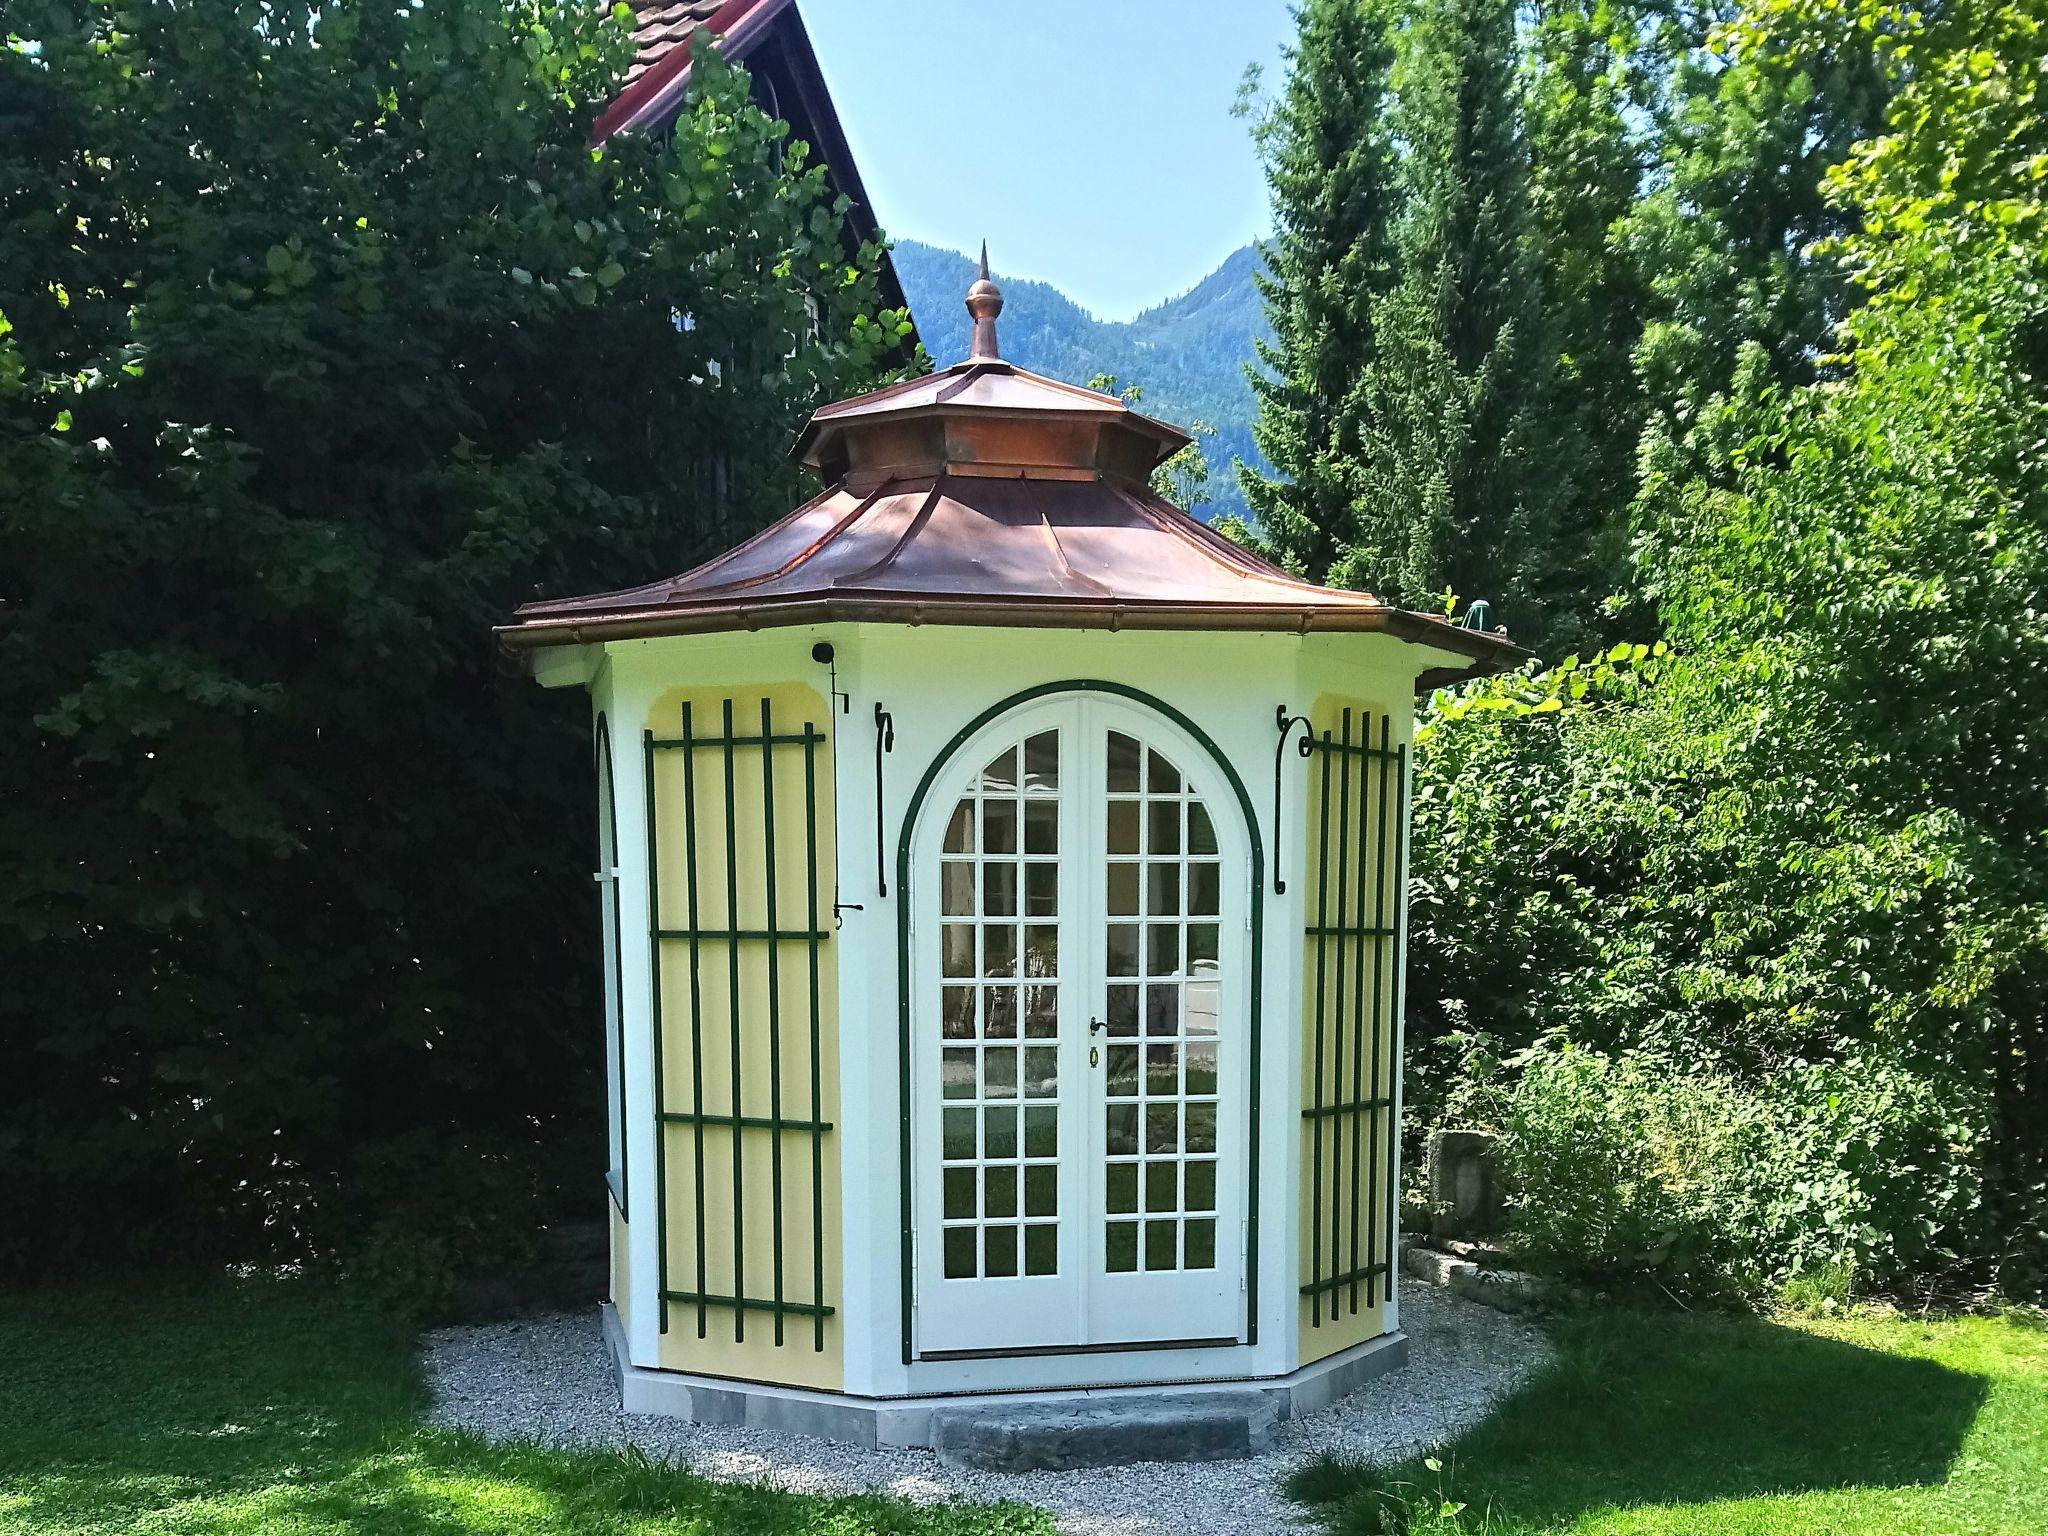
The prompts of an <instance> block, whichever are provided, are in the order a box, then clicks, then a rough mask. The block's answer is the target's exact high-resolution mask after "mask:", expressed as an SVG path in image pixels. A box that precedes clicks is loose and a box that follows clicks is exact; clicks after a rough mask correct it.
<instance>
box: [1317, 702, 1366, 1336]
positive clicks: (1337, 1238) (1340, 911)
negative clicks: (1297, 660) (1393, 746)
mask: <svg viewBox="0 0 2048 1536" xmlns="http://www.w3.org/2000/svg"><path fill="white" fill-rule="evenodd" d="M1343 737H1344V745H1345V746H1347V747H1348V746H1350V745H1351V711H1350V709H1349V708H1346V709H1345V711H1344V715H1343ZM1351 760H1352V755H1351V754H1350V753H1348V752H1342V753H1339V754H1338V756H1337V778H1338V781H1339V782H1338V789H1337V926H1338V927H1339V928H1342V927H1344V926H1345V922H1344V914H1345V913H1346V911H1348V910H1349V907H1348V903H1349V901H1350V897H1351ZM1360 862H1361V863H1362V862H1363V860H1361V861H1360ZM1349 961H1350V950H1349V948H1348V946H1346V945H1345V944H1343V943H1341V942H1340V943H1339V944H1338V945H1337V997H1336V1001H1335V1002H1334V1004H1333V1005H1332V1012H1333V1014H1334V1017H1333V1018H1332V1019H1331V1020H1330V1028H1331V1030H1332V1032H1333V1033H1334V1034H1335V1036H1336V1052H1335V1055H1336V1058H1337V1060H1336V1078H1335V1083H1334V1087H1333V1091H1334V1092H1337V1093H1342V1092H1343V1091H1344V1031H1345V1015H1344V975H1345V971H1346V970H1347V969H1348V967H1349ZM1360 979H1361V980H1363V978H1362V977H1361V978H1360ZM1318 1097H1320V1095H1318ZM1316 1215H1317V1219H1319V1220H1320V1219H1321V1216H1322V1213H1321V1212H1320V1211H1318V1212H1317V1213H1316ZM1343 1244H1344V1127H1343V1126H1342V1125H1341V1124H1339V1125H1333V1126H1331V1127H1330V1263H1331V1265H1332V1267H1334V1266H1336V1265H1337V1264H1338V1263H1339V1262H1340V1260H1339V1257H1338V1255H1339V1254H1340V1253H1341V1252H1342V1250H1343ZM1352 1262H1353V1263H1356V1262H1357V1256H1356V1255H1353V1258H1352ZM1330 1310H1331V1315H1332V1317H1333V1318H1334V1316H1335V1314H1336V1312H1337V1302H1336V1299H1335V1298H1334V1297H1332V1298H1331V1302H1330Z"/></svg>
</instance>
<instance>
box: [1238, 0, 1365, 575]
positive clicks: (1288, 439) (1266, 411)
mask: <svg viewBox="0 0 2048 1536" xmlns="http://www.w3.org/2000/svg"><path fill="white" fill-rule="evenodd" d="M1299 16H1300V23H1301V35H1300V38H1299V40H1298V41H1297V43H1296V44H1295V46H1294V47H1293V49H1292V50H1290V52H1289V55H1288V59H1289V70H1288V78H1287V84H1286V88H1285V90H1284V91H1283V93H1282V94H1281V96H1280V97H1279V99H1278V100H1277V101H1275V102H1274V103H1272V105H1271V106H1270V107H1269V108H1268V110H1267V112H1266V115H1265V116H1264V118H1263V119H1262V120H1261V121H1260V122H1259V123H1258V124H1257V126H1256V127H1255V129H1254V134H1255V137H1256V139H1257V141H1258V145H1259V150H1260V154H1261V156H1262V158H1263V159H1264V161H1265V167H1266V178H1267V181H1268V183H1269V184H1270V185H1271V187H1272V190H1273V217H1274V223H1275V226H1276V233H1275V235H1274V237H1273V240H1272V241H1271V243H1270V244H1269V245H1268V246H1267V247H1266V248H1265V252H1264V254H1265V259H1266V267H1267V272H1266V273H1265V274H1261V275H1260V277H1259V279H1258V283H1259V291H1260V294H1261V296H1262V298H1263V299H1264V301H1265V307H1266V314H1267V317H1268V318H1269V320H1270V321H1271V323H1272V327H1273V340H1272V341H1271V342H1270V343H1267V342H1263V341H1262V342H1260V343H1259V346H1258V355H1259V361H1260V363H1262V364H1263V365H1264V366H1263V368H1256V367H1255V368H1253V369H1252V370H1251V381H1252V389H1253V392H1254V394H1255V395H1256V397H1257V402H1258V418H1257V420H1256V422H1255V423H1254V425H1253V427H1252V438H1253V441H1254V442H1256V443H1257V444H1258V446H1259V451H1260V452H1261V453H1263V454H1264V455H1265V456H1266V459H1267V462H1268V463H1270V464H1271V465H1272V467H1273V473H1272V474H1271V475H1262V474H1260V473H1259V472H1258V471H1257V470H1255V469H1253V468H1252V467H1251V466H1249V465H1245V464H1242V463H1241V464H1240V465H1239V469H1238V473H1239V475H1240V477H1241V480H1242V483H1243V485H1244V490H1245V498H1246V500H1247V502H1248V503H1249V504H1250V506H1251V509H1252V511H1253V514H1254V515H1255V516H1256V518H1257V520H1258V525H1259V526H1258V530H1257V534H1258V542H1259V543H1260V544H1261V546H1262V547H1263V548H1264V549H1265V550H1266V551H1267V552H1268V553H1269V554H1271V555H1272V556H1274V557H1275V558H1277V559H1278V560H1280V561H1281V562H1282V563H1283V564H1285V565H1287V566H1289V567H1290V568H1292V569H1294V570H1297V571H1300V572H1302V573H1304V574H1306V575H1308V576H1311V577H1314V578H1317V579H1320V578H1321V577H1322V576H1323V575H1324V574H1325V572H1327V571H1328V569H1329V567H1330V565H1331V562H1332V560H1333V559H1334V558H1335V556H1336V555H1337V553H1338V552H1339V550H1340V548H1341V547H1342V546H1343V545H1345V544H1346V543H1348V542H1349V537H1350V511H1351V506H1352V502H1353V499H1354V496H1355V494H1356V487H1357V481H1358V475H1359V470H1360V467H1361V454H1362V452H1363V432H1362V429H1361V423H1360V421H1359V420H1358V417H1357V414H1356V413H1357V411H1358V409H1359V407H1360V401H1359V399H1358V398H1357V394H1356V390H1355V384H1356V381H1357V379H1358V378H1359V377H1360V375H1361V374H1362V373H1363V372H1364V370H1365V369H1366V367H1367V366H1368V365H1369V364H1370V363H1371V361H1372V357H1373V353H1374V341H1373V320H1372V301H1373V297H1374V295H1375V294H1377V293H1379V292H1381V291H1383V290H1384V289H1385V287H1386V286H1387V283H1388V271H1389V258H1390V247H1389V237H1388V228H1389V223H1390V213H1391V202H1392V197H1393V185H1392V181H1393V176H1392V169H1391V167H1392V146H1391V143H1390V140H1389V136H1388V132H1387V124H1386V110H1385V109H1386V94H1387V81H1388V74H1389V70H1390V68H1391V65H1392V59H1393V48H1392V37H1391V27H1390V24H1389V21H1388V12H1387V9H1386V0H1303V3H1302V5H1301V7H1300V11H1299Z"/></svg>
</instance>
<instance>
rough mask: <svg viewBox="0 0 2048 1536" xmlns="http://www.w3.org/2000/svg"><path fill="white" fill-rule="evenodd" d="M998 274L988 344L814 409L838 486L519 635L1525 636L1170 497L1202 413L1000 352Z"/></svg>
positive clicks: (554, 639)
mask: <svg viewBox="0 0 2048 1536" xmlns="http://www.w3.org/2000/svg"><path fill="white" fill-rule="evenodd" d="M984 266H985V263H984ZM985 282H986V277H985V276H984V279H983V283H985ZM983 283H977V284H976V297H977V300H979V301H981V307H982V308H985V309H987V310H988V311H989V312H988V313H987V314H986V315H984V314H981V313H977V315H976V318H977V321H981V320H983V319H985V320H986V321H987V324H988V329H989V334H988V337H987V339H986V342H985V344H984V343H982V342H979V341H978V342H977V345H976V347H975V351H976V353H977V354H979V355H977V356H975V357H972V358H970V359H969V360H968V361H966V362H963V363H958V364H955V365H954V366H953V367H951V368H947V369H945V370H943V371H941V372H939V373H935V374H932V375H930V376H929V377H926V378H921V379H914V380H910V381H908V382H906V383H902V384H897V385H894V386H891V387H890V388H887V389H883V390H878V391H876V392H875V393H873V394H869V395H862V396H860V397H858V398H856V399H853V400H847V401H841V402H839V403H837V404H834V405H828V406H826V407H824V408H823V409H822V410H820V411H818V412H817V414H816V415H815V416H813V417H812V419H811V423H810V425H809V426H808V427H807V428H806V429H805V430H804V433H803V435H802V437H801V438H799V439H798V443H797V452H798V453H800V454H801V455H802V456H803V459H804V461H805V462H806V463H807V464H810V465H811V466H812V467H814V468H818V469H820V470H822V471H823V472H824V473H825V475H826V477H827V479H828V480H830V481H832V482H833V483H832V485H831V487H830V489H828V490H826V491H825V492H824V493H823V494H822V495H820V496H818V497H817V498H816V499H814V500H812V501H811V502H809V503H807V504H806V505H804V506H802V507H799V508H798V509H797V510H796V511H795V512H792V513H791V514H790V515H789V516H787V517H785V518H783V519H782V520H781V521H780V522H778V523H775V524H773V525H772V526H770V527H769V528H767V529H765V530H764V531H763V532H761V533H759V534H757V535H756V536H755V537H753V538H751V539H749V540H747V542H745V543H744V544H741V545H740V546H739V547H738V548H736V549H734V550H731V551H730V552H728V553H726V554H724V555H721V556H719V557H718V558H717V559H715V560H712V561H710V562H708V563H707V564H704V565H701V566H698V567H697V568H696V569H695V570H693V571H688V572H685V573H684V574H683V575H680V576H676V577H672V578H670V579H668V580H664V581H656V582H651V583H649V584H648V585H646V586H642V587H633V588H629V589H627V590H625V591H621V592H606V593H600V594H597V595H595V596H591V597H576V598H564V599H558V600H554V601H550V602H540V603H529V604H527V605H526V606H524V607H523V608H521V609H520V610H519V612H518V614H517V616H516V617H517V622H516V623H515V624H513V625H512V626H510V627H509V628H506V629H503V630H501V631H500V634H501V636H502V637H503V639H504V640H505V642H506V643H507V644H508V645H511V646H514V647H519V648H529V647H535V646H543V645H563V644H578V643H583V642H588V641H599V640H605V639H612V638H627V637H631V636H641V635H666V634H685V633H699V632H703V631H711V630H735V629H760V628H765V627H770V626H775V625H787V624H808V623H819V622H836V621H873V622H885V623H898V624H981V625H998V626H1004V625H1008V626H1056V627H1065V628H1107V629H1138V628H1147V629H1188V630H1204V629H1238V630H1281V631H1291V632H1306V631H1310V630H1349V631H1381V632H1386V633H1390V634H1393V635H1396V636H1398V637H1400V638H1402V639H1406V640H1413V641H1417V642H1419V643H1422V644H1425V645H1429V646H1433V647H1435V648H1437V649H1440V650H1445V651H1450V652H1454V653H1456V654H1458V655H1460V656H1463V657H1466V658H1468V659H1469V661H1470V665H1469V667H1466V668H1461V669H1454V670H1453V671H1452V672H1450V673H1431V674H1427V675H1426V681H1430V682H1441V681H1445V680H1447V678H1448V677H1449V676H1453V675H1467V674H1477V673H1483V672H1491V671H1497V670H1499V669H1500V668H1501V667H1503V666H1507V665H1510V664H1512V662H1513V661H1514V660H1515V659H1516V658H1517V657H1519V655H1520V654H1521V653H1520V652H1519V651H1518V650H1517V649H1516V648H1515V647H1514V646H1512V645H1510V644H1509V643H1508V642H1507V640H1506V639H1505V637H1503V636H1500V635H1495V634H1484V633H1480V632H1478V631H1474V630H1468V629H1462V628H1459V627H1457V626H1455V625H1452V624H1449V623H1446V622H1445V621H1444V620H1443V619H1441V618H1436V617H1433V616H1430V615H1425V614H1417V613H1409V612H1406V611H1404V610H1401V609H1397V608H1392V607H1389V606H1388V605H1387V604H1385V603H1382V602H1380V601H1379V600H1378V599H1377V598H1375V597H1373V596H1371V595H1370V594H1368V593H1363V592H1345V591H1339V590H1335V589H1332V588H1328V587H1320V586H1317V585H1315V584H1314V583H1312V582H1307V581H1303V580H1300V579H1299V578H1297V577H1294V576H1290V575H1289V574H1287V573H1286V572H1285V571H1282V570H1280V569H1278V568H1277V567H1275V566H1272V565H1269V564H1267V563H1266V562H1265V561H1263V560H1261V559H1259V558H1258V557H1257V556H1255V555H1253V554H1251V553H1250V552H1249V551H1247V550H1245V549H1243V548H1242V547H1240V546H1239V545H1236V544H1234V543H1232V542H1230V541H1229V540H1228V539H1225V538H1223V537H1221V536H1220V535H1218V534H1216V533H1214V532H1212V531H1211V530H1210V529H1208V528H1206V527H1204V526H1203V525H1202V524H1201V523H1199V522H1197V521H1196V520H1195V519H1194V518H1192V517H1190V516H1188V515H1187V514H1186V513H1185V512H1183V511H1181V510H1180V509H1179V508H1177V507H1175V506H1173V505H1171V504H1170V503H1168V502H1166V501H1163V500H1161V499H1160V498H1159V497H1158V496H1156V495H1154V494H1153V493H1152V491H1151V488H1150V485H1149V479H1150V476H1151V472H1152V470H1153V469H1154V468H1155V467H1156V466H1157V465H1158V464H1159V463H1161V462H1163V461H1164V460H1165V459H1167V458H1169V457H1171V456H1172V455H1173V454H1174V453H1175V452H1176V451H1178V449H1179V448H1180V447H1181V446H1182V445H1183V444H1184V443H1186V441H1187V437H1186V435H1185V434H1183V433H1182V432H1180V431H1179V430H1178V429H1177V428H1174V427H1170V426H1167V425H1166V424H1165V423H1163V422H1157V421H1153V420H1152V419H1151V418H1150V417H1147V416H1141V415H1139V414H1138V413H1137V412H1135V411H1132V410H1131V409H1130V408H1129V407H1128V406H1126V405H1125V404H1124V403H1123V402H1122V401H1120V400H1116V399H1113V398H1111V397H1110V396H1107V395H1100V394H1096V393H1094V392H1093V391H1091V390H1085V389H1077V388H1075V387H1074V386H1073V385H1070V384H1062V383H1059V382H1057V381H1056V380H1053V379H1046V378H1040V377H1039V376H1038V375H1036V374H1032V373H1026V372H1024V371H1023V370H1022V369H1018V368H1013V367H1011V366H1010V365H1009V364H1008V363H1005V362H1003V361H1002V359H1001V357H1000V355H999V354H998V353H997V349H996V345H995V339H994V334H993V331H994V317H995V314H996V313H999V312H1000V310H1001V302H1002V301H1001V296H1000V295H999V294H994V289H993V285H989V286H988V288H987V290H986V292H985V293H984V292H983ZM990 295H993V301H992V303H991V302H989V296H990ZM971 307H973V306H971Z"/></svg>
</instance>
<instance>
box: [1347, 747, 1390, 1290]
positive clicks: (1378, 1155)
mask: <svg viewBox="0 0 2048 1536" xmlns="http://www.w3.org/2000/svg"><path fill="white" fill-rule="evenodd" d="M1392 729H1393V721H1392V720H1391V719H1390V718H1389V717H1388V716H1386V715H1382V716H1380V746H1381V748H1382V749H1384V748H1385V747H1386V745H1387V737H1388V734H1389V732H1390V731H1391V730H1392ZM1391 755H1392V754H1391V753H1390V754H1388V756H1391ZM1387 769H1388V762H1387V759H1386V758H1382V759H1381V760H1380V770H1379V772H1378V773H1377V774H1375V775H1374V779H1375V781H1376V784H1377V789H1376V791H1375V795H1376V798H1377V800H1378V802H1379V831H1378V833H1377V834H1376V835H1375V836H1374V838H1373V877H1372V879H1373V884H1372V902H1373V914H1374V920H1375V921H1376V922H1377V923H1378V924H1379V925H1380V926H1381V927H1383V928H1385V927H1388V926H1389V925H1388V923H1387V906H1388V899H1387ZM1386 960H1387V946H1386V945H1384V944H1375V945H1373V947H1372V1091H1373V1092H1374V1093H1379V1092H1380V1091H1381V1078H1382V1076H1383V1074H1384V1073H1385V1070H1386V1068H1385V1064H1384V1063H1383V1062H1382V1061H1381V1045H1382V1038H1383V1036H1382V1030H1381V1028H1380V1024H1381V1018H1382V1012H1381V1010H1382V1008H1383V1007H1384V1001H1383V993H1384V991H1385V986H1386ZM1385 1102H1386V1104H1387V1107H1388V1108H1389V1109H1391V1108H1392V1107H1393V1101H1392V1099H1391V1098H1389V1099H1388V1100H1386V1101H1385ZM1389 1118H1391V1117H1389ZM1362 1130H1363V1127H1361V1131H1362ZM1380 1142H1381V1136H1380V1127H1379V1122H1378V1120H1377V1118H1375V1119H1374V1122H1373V1128H1372V1175H1371V1177H1370V1178H1368V1179H1367V1180H1366V1191H1365V1199H1366V1211H1365V1240H1366V1241H1367V1242H1368V1243H1371V1244H1372V1245H1373V1246H1374V1250H1375V1251H1378V1245H1379V1240H1380V1170H1381V1167H1382V1151H1383V1149H1382V1148H1381V1145H1380ZM1352 1204H1353V1210H1352V1212H1351V1215H1352V1219H1353V1220H1356V1219H1357V1216H1358V1212H1357V1209H1356V1205H1357V1200H1356V1197H1354V1198H1353V1201H1352ZM1351 1250H1352V1257H1353V1258H1354V1259H1355V1258H1356V1257H1357V1253H1358V1242H1357V1240H1356V1239H1355V1238H1354V1239H1353V1240H1352V1244H1351ZM1357 1295H1358V1288H1357V1287H1356V1286H1353V1287H1352V1298H1353V1306H1352V1310H1353V1311H1354V1312H1355V1311H1356V1310H1357V1305H1356V1301H1357ZM1365 1304H1366V1305H1367V1306H1368V1307H1371V1306H1377V1305H1378V1304H1379V1288H1378V1283H1377V1277H1376V1276H1368V1277H1367V1279H1366V1282H1365Z"/></svg>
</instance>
